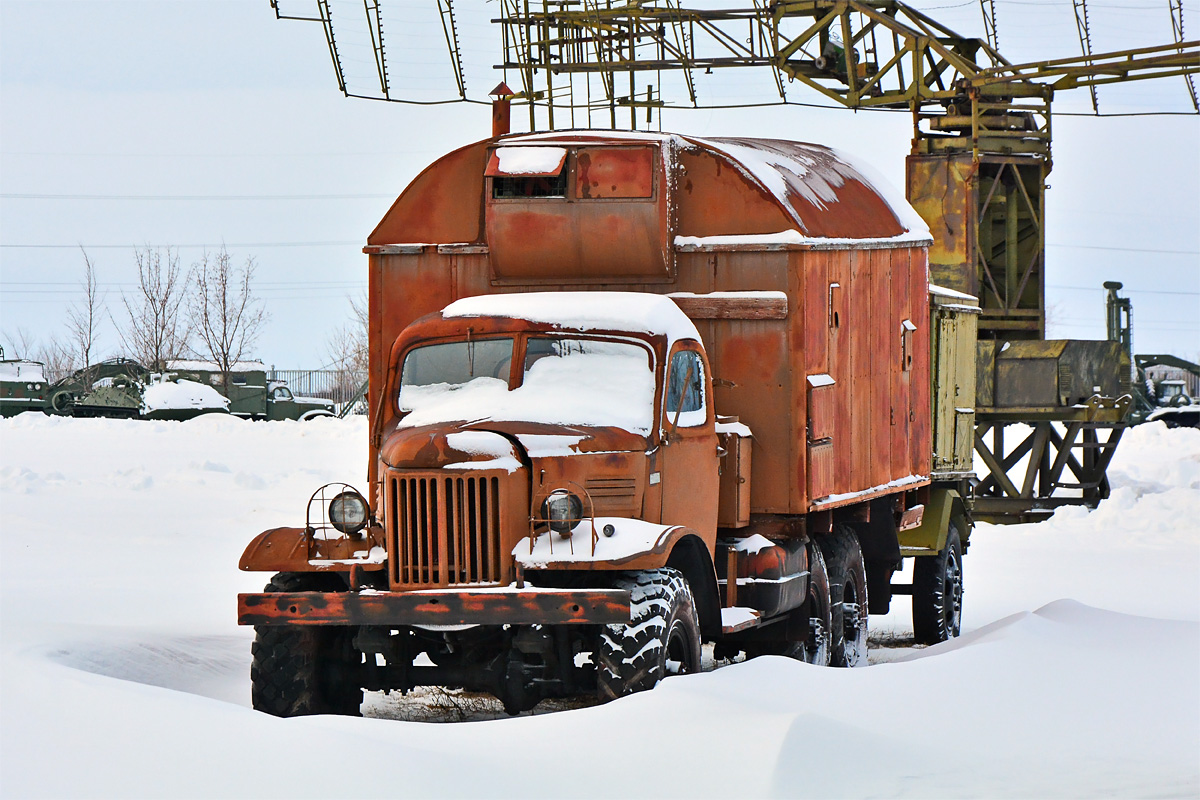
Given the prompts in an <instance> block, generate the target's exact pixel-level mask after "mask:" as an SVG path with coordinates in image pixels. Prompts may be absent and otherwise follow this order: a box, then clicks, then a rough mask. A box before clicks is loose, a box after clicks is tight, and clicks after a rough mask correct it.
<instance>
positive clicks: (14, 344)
mask: <svg viewBox="0 0 1200 800" xmlns="http://www.w3.org/2000/svg"><path fill="white" fill-rule="evenodd" d="M4 338H5V339H7V340H8V348H7V349H6V350H5V351H4V357H5V358H15V359H20V358H26V359H28V358H33V356H34V350H35V349H36V348H37V336H35V335H34V334H33V333H32V332H31V331H30V330H29V329H28V328H22V327H19V326H18V327H17V329H16V330H15V331H5V332H4Z"/></svg>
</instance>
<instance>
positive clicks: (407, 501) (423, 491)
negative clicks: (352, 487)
mask: <svg viewBox="0 0 1200 800" xmlns="http://www.w3.org/2000/svg"><path fill="white" fill-rule="evenodd" d="M500 510H501V509H500V480H499V478H496V477H490V476H460V475H455V476H447V475H405V476H400V477H397V476H394V475H393V476H391V477H390V478H389V480H388V496H387V529H388V530H387V535H388V551H389V553H390V555H391V558H390V559H389V561H390V563H391V572H392V574H391V579H392V583H393V585H399V586H411V587H420V588H430V587H439V586H455V585H459V584H475V585H479V584H497V583H499V582H500V580H501V569H502V568H501V562H500Z"/></svg>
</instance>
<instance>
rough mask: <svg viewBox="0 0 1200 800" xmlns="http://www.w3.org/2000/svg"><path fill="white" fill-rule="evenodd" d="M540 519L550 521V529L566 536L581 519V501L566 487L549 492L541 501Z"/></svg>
mask: <svg viewBox="0 0 1200 800" xmlns="http://www.w3.org/2000/svg"><path fill="white" fill-rule="evenodd" d="M542 519H544V520H546V521H547V522H548V523H550V530H552V531H555V532H557V533H560V534H562V535H564V536H566V535H567V534H569V533H570V532H571V529H572V528H574V527H575V526H576V525H577V524H578V523H579V520H581V519H583V501H582V500H580V499H579V498H578V497H576V496H575V495H573V494H571V493H570V492H568V491H567V490H566V489H558V490H556V491H554V492H551V493H550V496H549V497H547V498H546V501H545V502H544V503H542Z"/></svg>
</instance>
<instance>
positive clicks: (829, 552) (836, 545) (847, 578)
mask: <svg viewBox="0 0 1200 800" xmlns="http://www.w3.org/2000/svg"><path fill="white" fill-rule="evenodd" d="M821 550H822V551H823V555H824V556H825V565H826V568H827V569H828V571H829V584H830V595H831V597H830V599H831V603H830V608H831V612H832V613H831V614H830V617H831V620H832V623H833V625H832V628H831V635H830V648H829V663H830V664H831V665H832V666H835V667H865V666H866V665H867V608H868V606H867V567H866V562H864V561H863V554H862V547H861V545H860V544H859V542H858V536H857V535H856V534H855V533H854V531H852V530H850V529H849V528H847V527H845V526H838V527H837V528H834V530H833V533H832V534H831V535H829V536H826V537H824V538H823V539H821Z"/></svg>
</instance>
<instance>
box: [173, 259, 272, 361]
mask: <svg viewBox="0 0 1200 800" xmlns="http://www.w3.org/2000/svg"><path fill="white" fill-rule="evenodd" d="M254 270H255V264H254V259H253V258H249V257H248V258H247V259H246V261H245V263H244V264H242V266H241V267H240V268H237V267H234V266H233V264H232V259H231V258H230V257H229V253H228V252H227V251H226V250H225V248H224V247H222V248H221V250H220V252H218V253H217V254H216V255H213V256H210V255H209V254H208V253H205V254H204V255H203V256H201V258H200V262H199V263H197V264H194V265H193V266H192V281H193V290H192V295H191V298H190V300H189V302H188V318H189V320H190V321H191V324H192V330H193V332H194V333H195V336H196V338H197V340H198V344H199V347H197V348H196V349H197V351H198V352H199V353H200V354H201V355H202V356H205V357H208V358H211V359H212V361H213V363H215V364H216V365H217V367H218V368H219V369H220V371H221V372H222V373H223V374H224V375H225V376H228V374H229V371H230V369H231V368H232V367H233V365H234V364H236V363H237V362H239V361H241V360H242V359H243V358H245V357H247V356H248V355H249V354H250V353H251V351H252V348H253V347H254V342H255V340H256V339H258V335H259V333H261V331H262V327H263V325H264V324H265V323H266V321H267V319H268V317H267V312H266V311H265V310H264V309H263V307H262V303H261V301H260V300H259V299H258V298H256V297H255V296H254V293H253V291H252V290H251V287H250V284H251V282H252V281H253V280H254Z"/></svg>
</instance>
